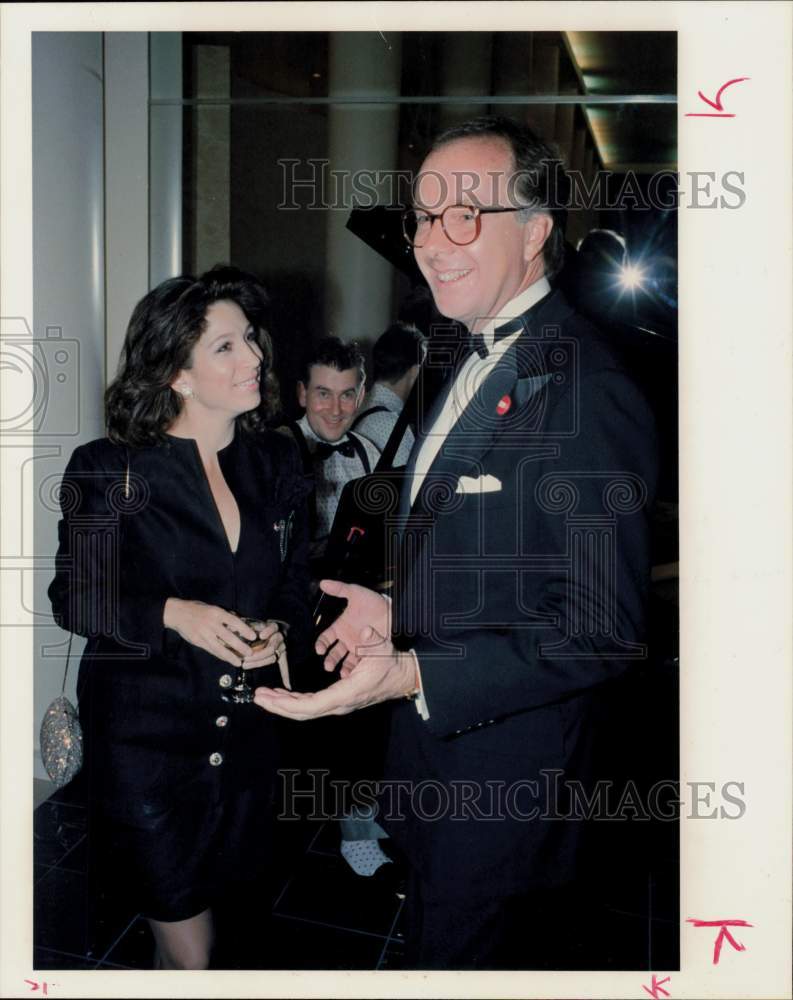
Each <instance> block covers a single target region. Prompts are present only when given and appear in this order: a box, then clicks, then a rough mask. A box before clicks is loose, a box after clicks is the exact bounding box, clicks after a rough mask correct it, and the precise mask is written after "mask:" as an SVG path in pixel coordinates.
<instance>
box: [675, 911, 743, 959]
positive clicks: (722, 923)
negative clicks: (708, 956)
mask: <svg viewBox="0 0 793 1000" xmlns="http://www.w3.org/2000/svg"><path fill="white" fill-rule="evenodd" d="M686 923H687V924H693V925H694V926H695V927H720V928H721V930H720V931H719V936H718V937H717V938H716V943H715V945H714V946H713V964H714V965H718V964H719V956H720V955H721V946H722V945H723V944H724V939H725V938H726V939H727V940H728V941H729V942H730V944H731V945H732V946H733V948H734V949H735V950H736V951H746V945H745V944H741V943H740V941H736V940H735V938H734V937H733V936H732V934H730V932H729V931H728V930H727V928H728V927H753V926H754V924H750V923H747V922H746V921H745V920H691V919H688V920H686Z"/></svg>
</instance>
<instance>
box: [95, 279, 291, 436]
mask: <svg viewBox="0 0 793 1000" xmlns="http://www.w3.org/2000/svg"><path fill="white" fill-rule="evenodd" d="M221 300H223V301H226V302H234V303H236V304H237V305H238V306H239V307H240V309H241V310H242V311H243V312H244V313H245V316H246V318H247V320H248V322H249V323H250V324H251V326H252V327H253V328H254V330H255V331H256V339H257V342H258V344H259V347H260V348H261V351H262V355H263V357H262V367H261V372H260V384H261V394H262V401H261V403H260V404H259V406H257V407H256V409H255V410H249V411H248V412H247V413H243V414H241V415H240V416H239V417H237V423H238V425H239V426H240V427H243V428H244V429H246V430H260V429H261V428H262V427H264V425H265V423H266V422H267V420H269V419H270V418H271V417H272V416H273V415H274V414H275V413H276V412H277V411H278V408H279V406H280V400H279V394H278V380H277V379H276V377H275V375H274V374H273V371H272V366H273V347H272V342H271V340H270V336H269V334H268V332H267V320H268V315H269V304H270V302H269V298H268V295H267V292H266V291H265V290H264V287H263V286H262V284H261V282H260V281H259V280H258V279H257V278H255V277H254V276H253V275H252V274H247V273H246V272H244V271H240V270H239V269H238V268H236V267H229V266H226V265H220V264H219V265H217V266H215V267H213V268H212V270H210V271H207V272H206V273H205V274H202V275H201V276H200V277H198V278H193V277H191V276H189V275H185V276H182V277H179V278H169V279H168V280H167V281H163V283H162V284H161V285H157V287H156V288H154V289H152V290H151V291H150V292H149V293H148V295H144V297H143V298H142V299H141V300H140V302H139V303H138V304H137V305H136V306H135V309H134V311H133V313H132V318H131V319H130V321H129V326H128V327H127V334H126V337H125V338H124V346H123V348H122V349H121V358H120V360H119V366H118V372H117V374H116V377H115V378H114V379H113V381H112V382H111V384H110V385H109V386H108V388H107V392H106V393H105V423H106V425H107V434H108V437H109V438H110V439H111V441H115V442H116V443H117V444H126V445H130V446H132V447H140V446H142V445H150V444H157V443H160V442H162V441H164V440H165V432H166V431H167V429H168V428H169V427H170V426H171V424H172V423H173V422H174V420H175V419H176V417H177V416H178V414H179V411H180V410H181V408H182V405H183V402H182V398H181V396H180V395H179V393H177V392H175V391H174V390H173V389H172V388H171V382H172V381H173V380H174V378H175V377H176V376H177V374H178V373H179V372H180V371H181V370H182V369H184V368H190V366H191V364H192V354H193V347H194V346H195V343H196V341H197V340H198V338H199V337H200V336H201V334H202V333H203V332H204V329H205V328H206V313H207V309H208V308H209V306H211V305H212V303H213V302H219V301H221Z"/></svg>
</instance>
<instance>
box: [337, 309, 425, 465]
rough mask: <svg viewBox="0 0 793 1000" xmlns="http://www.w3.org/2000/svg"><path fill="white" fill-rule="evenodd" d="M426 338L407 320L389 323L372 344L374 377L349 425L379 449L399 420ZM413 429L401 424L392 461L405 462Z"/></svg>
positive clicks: (404, 463) (396, 462) (418, 365)
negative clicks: (400, 432) (401, 427)
mask: <svg viewBox="0 0 793 1000" xmlns="http://www.w3.org/2000/svg"><path fill="white" fill-rule="evenodd" d="M426 350H427V338H426V337H425V336H424V334H423V333H421V331H420V330H418V329H417V328H416V327H415V326H413V325H411V324H410V323H402V322H397V323H393V324H392V325H391V326H389V327H388V329H387V330H386V331H385V332H384V333H382V334H381V335H380V336H379V337H378V339H377V341H376V342H375V345H374V347H373V348H372V368H373V371H372V378H373V380H374V382H373V385H372V387H371V389H370V390H369V392H368V394H367V396H366V399H365V400H364V401H363V403H362V405H361V408H360V410H359V411H358V414H357V416H356V417H355V420H354V421H353V423H352V429H353V430H354V431H356V432H357V433H358V434H361V435H363V437H365V438H368V439H369V440H370V441H371V442H372V443H373V444H375V445H377V447H378V449H379V450H380V451H381V452H382V451H383V450H384V449H385V446H386V443H387V441H388V439H389V437H390V436H391V432H392V431H393V430H394V427H395V426H396V424H397V421H398V420H399V414H400V413H401V412H402V408H403V407H404V405H405V402H406V401H407V398H408V396H409V395H410V393H411V390H412V389H413V386H414V384H415V382H416V378H417V377H418V373H419V371H420V369H421V363H422V361H423V360H424V355H425V353H426ZM413 440H414V439H413V431H412V430H411V429H410V427H409V426H405V430H404V433H403V434H402V440H401V441H400V443H399V447H398V448H397V452H396V455H395V456H394V461H393V462H392V465H393V466H394V467H397V466H403V465H406V464H407V460H408V456H409V455H410V449H411V448H412V447H413Z"/></svg>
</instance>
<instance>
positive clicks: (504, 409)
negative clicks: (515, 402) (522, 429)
mask: <svg viewBox="0 0 793 1000" xmlns="http://www.w3.org/2000/svg"><path fill="white" fill-rule="evenodd" d="M511 408H512V400H511V399H510V398H509V396H502V397H501V399H499V401H498V405H497V406H496V413H497V414H498V415H499V416H500V417H503V416H504V414H505V413H509V411H510V409H511Z"/></svg>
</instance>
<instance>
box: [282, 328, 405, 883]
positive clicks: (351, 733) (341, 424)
mask: <svg viewBox="0 0 793 1000" xmlns="http://www.w3.org/2000/svg"><path fill="white" fill-rule="evenodd" d="M365 381H366V371H365V368H364V360H363V355H362V353H361V351H360V348H359V347H358V345H357V344H356V343H355V342H350V343H346V344H345V343H344V342H343V341H341V340H340V339H339V338H338V337H325V338H323V339H322V340H320V341H319V342H318V343H317V344H316V346H315V348H314V350H313V351H312V352H311V354H310V355H309V356H308V358H307V359H306V361H305V364H304V367H303V372H302V378H301V379H300V381H299V382H298V384H297V399H298V403H299V404H300V405H301V406H302V407H303V408H304V410H305V413H304V414H303V416H302V417H301V418H300V420H298V421H297V422H296V423H292V424H288V425H287V426H286V428H283V429H284V430H287V431H291V433H292V435H293V436H294V438H295V440H296V442H297V444H298V447H299V449H300V452H301V455H302V458H303V467H304V470H305V471H306V473H307V474H309V475H311V476H312V478H313V482H314V494H313V498H312V508H313V509H312V517H311V521H312V524H311V549H310V560H311V576H312V584H313V585H314V587H316V586H317V584H318V582H319V579H320V578H321V577H322V576H323V575H326V573H327V572H336V571H337V570H338V567H326V566H325V550H326V548H327V544H328V538H329V536H330V532H331V528H332V527H333V520H334V518H335V516H336V511H337V509H338V506H339V499H340V497H341V493H342V490H343V489H344V487H345V486H346V484H347V483H348V482H351V481H352V480H353V479H359V478H360V477H361V476H365V475H368V474H369V473H370V472H371V471H372V470H373V469H374V467H375V465H376V464H377V460H378V458H379V457H380V452H379V450H378V449H377V447H376V446H375V445H374V444H372V442H371V441H369V440H368V439H367V438H365V437H363V436H361V435H359V434H356V433H354V432H353V431H352V430H351V425H352V423H353V421H354V419H355V415H356V413H357V412H358V410H359V407H360V405H361V401H362V400H363V397H364V385H365ZM316 596H317V597H319V592H318V590H317V595H316ZM318 670H319V668H318ZM320 673H321V672H320ZM378 720H379V721H378ZM380 722H382V719H380V717H379V716H378V718H377V719H369V718H367V719H356V720H346V721H345V722H343V723H339V724H337V725H335V726H334V727H333V729H332V731H330V732H331V733H332V734H331V737H330V739H331V740H332V743H333V746H332V747H328V748H327V750H328V752H329V755H328V756H327V757H326V759H327V760H331V759H335V760H336V761H337V766H338V767H340V768H341V771H342V773H344V772H346V769H347V768H348V767H349V766H350V764H351V762H355V761H357V759H358V755H359V754H360V752H361V749H362V747H361V744H362V742H366V741H368V740H369V739H371V740H372V741H373V742H375V741H378V740H380V741H381V740H382V736H383V733H382V729H383V725H380ZM370 731H371V732H370ZM377 758H378V755H377V753H376V751H375V750H374V748H372V751H371V753H370V759H371V760H377ZM380 760H381V761H382V753H381V755H380ZM351 780H352V779H351V778H349V777H348V778H347V781H348V783H349V782H350V781H351ZM340 830H341V855H342V857H343V858H344V860H345V861H346V862H347V864H348V865H349V867H350V869H351V870H352V871H353V872H355V874H356V875H361V876H364V877H370V876H372V875H374V874H375V873H376V872H377V871H378V870H380V869H381V868H383V866H385V865H387V864H389V863H390V862H391V859H390V858H389V857H388V855H386V854H385V853H384V852H383V850H382V849H381V847H380V843H379V842H380V840H381V839H385V838H386V837H387V834H386V833H385V831H384V830H383V829H382V827H381V826H380V825H379V824H378V823H376V822H375V821H374V819H373V811H372V810H371V809H369V810H359V811H357V812H356V811H354V810H352V809H350V810H349V811H347V812H345V813H344V815H343V816H342V817H341V819H340ZM392 869H393V865H392V866H391V868H389V873H390V872H391V870H392Z"/></svg>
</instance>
